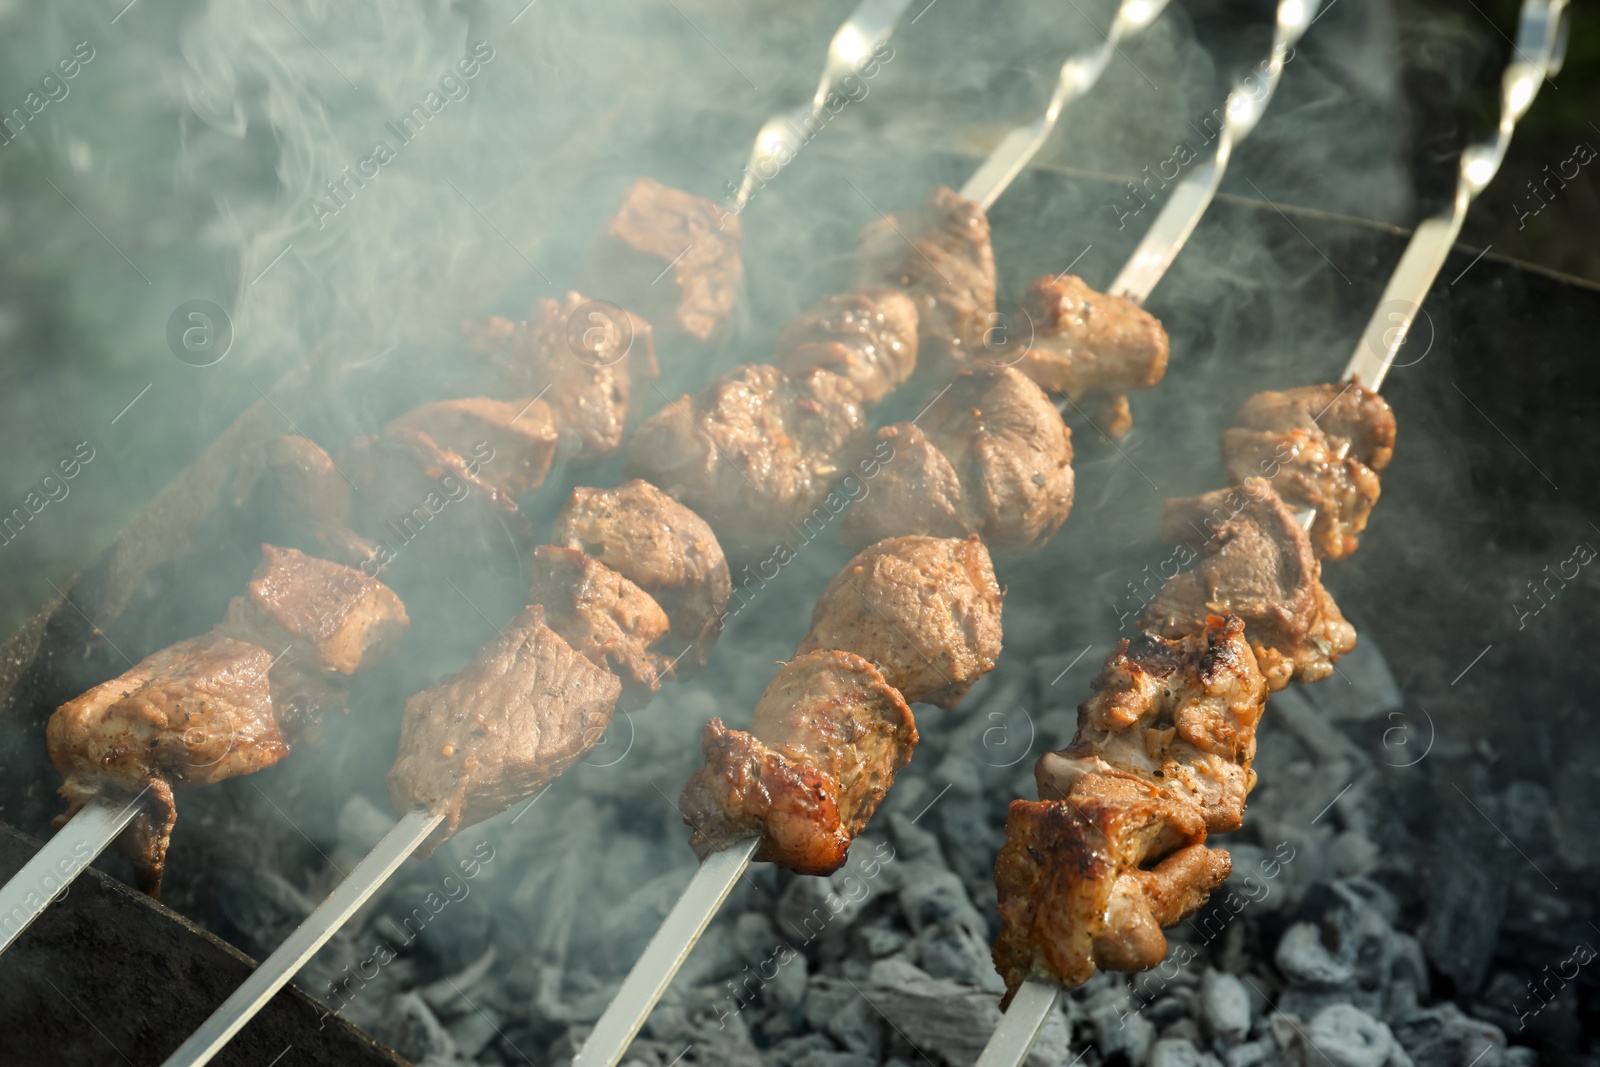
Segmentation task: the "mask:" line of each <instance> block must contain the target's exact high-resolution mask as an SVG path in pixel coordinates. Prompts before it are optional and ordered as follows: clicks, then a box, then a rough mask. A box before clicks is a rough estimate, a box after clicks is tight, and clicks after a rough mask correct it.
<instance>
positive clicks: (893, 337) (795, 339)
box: [776, 288, 917, 404]
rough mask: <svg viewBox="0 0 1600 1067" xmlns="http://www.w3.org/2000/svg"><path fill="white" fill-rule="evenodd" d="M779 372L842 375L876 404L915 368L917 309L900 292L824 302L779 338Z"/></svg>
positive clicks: (869, 292) (856, 292) (858, 293)
mask: <svg viewBox="0 0 1600 1067" xmlns="http://www.w3.org/2000/svg"><path fill="white" fill-rule="evenodd" d="M776 362H777V364H778V366H779V367H781V368H783V369H784V370H785V371H788V372H789V373H790V374H799V373H801V372H802V371H804V370H805V369H806V368H808V367H821V368H823V369H824V370H830V371H833V372H834V373H835V374H842V375H843V376H844V377H846V378H849V379H850V380H851V381H853V382H855V383H856V386H857V387H858V388H859V389H860V390H861V398H862V400H863V402H865V403H867V404H876V403H878V402H879V401H881V400H882V399H883V398H884V397H886V396H888V395H889V394H890V393H892V392H894V390H896V389H898V388H899V387H900V386H901V385H902V384H904V383H905V381H906V380H907V379H908V378H910V377H911V372H912V371H914V370H916V368H917V305H916V304H915V303H914V302H913V301H912V299H911V298H910V297H909V296H907V295H906V294H905V293H902V292H901V291H900V290H898V289H882V288H877V289H852V290H851V291H850V292H848V293H838V294H835V295H833V296H828V297H824V298H823V299H822V300H821V302H819V303H818V304H817V306H816V307H813V308H812V309H811V310H810V311H808V312H806V313H805V314H804V315H801V316H800V317H799V318H797V319H795V320H793V321H792V322H790V323H789V325H788V326H786V327H785V328H784V331H783V334H782V336H780V337H779V338H778V358H777V360H776Z"/></svg>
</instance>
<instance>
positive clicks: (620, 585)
mask: <svg viewBox="0 0 1600 1067" xmlns="http://www.w3.org/2000/svg"><path fill="white" fill-rule="evenodd" d="M528 599H529V602H530V603H534V604H542V605H544V621H545V625H546V626H548V627H550V629H552V630H554V631H555V632H556V633H558V634H560V635H561V639H562V640H563V641H565V642H566V643H567V644H569V645H571V646H572V648H573V651H575V652H577V653H578V654H579V655H582V656H587V657H588V658H589V661H590V662H591V663H593V664H594V665H595V666H597V667H604V668H605V669H607V670H609V671H611V673H613V674H615V675H616V676H617V677H618V678H620V679H621V680H622V696H621V698H620V700H619V701H618V706H619V707H621V708H622V709H623V710H625V711H634V710H637V709H639V708H642V707H644V706H645V705H646V704H648V703H650V698H651V697H653V696H655V695H656V693H657V692H658V691H659V690H660V689H661V676H662V675H663V674H667V675H669V676H670V674H671V672H672V667H671V665H670V664H668V663H666V662H664V661H663V660H662V659H661V657H660V656H658V655H656V654H655V653H654V652H652V651H651V650H650V648H651V646H652V645H654V644H655V643H656V642H657V641H658V640H660V638H661V637H662V636H664V635H665V634H666V632H667V628H668V623H667V615H666V612H664V611H662V610H661V605H659V604H657V603H656V602H655V601H654V600H652V599H650V594H649V593H646V592H645V591H644V590H643V589H640V588H639V587H638V586H637V585H634V584H633V583H632V582H630V581H628V579H626V578H624V577H623V576H622V575H620V574H618V573H617V572H616V571H614V570H612V569H611V568H610V567H607V566H606V565H605V564H603V563H600V562H598V561H596V560H593V559H591V558H589V557H588V556H586V555H584V554H583V553H582V552H579V551H578V550H577V549H572V548H558V547H556V546H555V545H540V546H539V547H538V548H536V549H534V550H533V589H532V592H531V593H530V594H529V597H528Z"/></svg>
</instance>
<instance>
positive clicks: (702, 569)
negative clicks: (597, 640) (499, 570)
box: [550, 478, 733, 678]
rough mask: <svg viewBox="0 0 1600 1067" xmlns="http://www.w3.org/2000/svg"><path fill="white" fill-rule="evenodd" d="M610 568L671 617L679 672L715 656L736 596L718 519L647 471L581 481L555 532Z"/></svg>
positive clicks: (666, 649)
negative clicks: (647, 476) (602, 481)
mask: <svg viewBox="0 0 1600 1067" xmlns="http://www.w3.org/2000/svg"><path fill="white" fill-rule="evenodd" d="M550 539H551V540H552V541H553V542H555V543H556V544H558V545H564V546H565V547H567V548H573V549H578V550H579V551H581V552H584V553H585V554H587V555H589V556H592V557H593V558H595V559H597V560H599V561H600V562H601V563H603V564H605V565H606V566H607V567H610V568H611V569H612V570H614V571H616V572H617V573H618V574H620V575H622V576H623V577H624V578H627V579H628V580H629V581H631V582H633V583H635V584H636V585H638V586H639V588H641V589H643V590H644V591H645V592H646V593H649V594H650V595H651V596H652V597H654V598H655V601H656V603H658V604H660V605H661V608H662V610H663V611H665V612H666V613H667V618H668V619H669V620H671V629H670V630H669V631H668V633H667V634H666V636H665V637H664V638H662V640H661V642H660V644H661V651H662V653H663V654H664V655H665V656H666V657H667V658H668V659H669V660H671V661H672V662H673V663H674V664H675V667H674V668H673V669H674V672H675V674H676V676H677V677H679V678H689V677H691V676H692V675H693V674H695V673H697V672H698V671H699V670H700V669H701V668H703V667H704V666H705V665H706V663H707V662H708V661H709V660H710V657H711V650H712V649H713V648H714V647H715V646H716V643H717V637H718V635H719V634H720V633H721V632H722V620H723V618H724V617H725V616H726V614H727V611H728V603H729V601H730V599H731V598H732V596H733V581H732V578H731V576H730V575H729V572H728V562H727V560H726V558H724V556H723V553H722V546H721V545H720V544H719V543H718V542H717V537H716V534H714V533H712V531H711V526H710V525H709V524H708V523H707V522H706V521H705V520H704V519H702V518H701V517H700V516H699V515H697V514H695V513H694V512H693V511H690V510H689V509H688V508H687V507H685V506H684V505H682V504H680V503H678V502H677V501H676V500H674V499H672V498H671V497H670V496H668V495H667V494H665V493H663V492H662V491H661V490H660V489H657V488H656V487H655V486H653V485H651V484H650V483H649V482H646V481H644V480H642V479H639V478H634V479H631V480H629V481H626V482H624V483H623V484H622V485H620V486H618V487H617V488H615V489H591V488H587V487H581V486H580V487H579V488H576V489H574V490H573V491H572V496H571V497H570V498H568V500H567V503H566V505H565V506H563V507H562V509H561V513H560V514H559V515H558V516H556V522H555V529H554V531H553V533H552V534H551V538H550Z"/></svg>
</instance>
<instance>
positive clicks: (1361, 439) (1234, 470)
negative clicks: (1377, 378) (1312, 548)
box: [1222, 382, 1395, 559]
mask: <svg viewBox="0 0 1600 1067" xmlns="http://www.w3.org/2000/svg"><path fill="white" fill-rule="evenodd" d="M1235 422H1236V425H1235V426H1234V427H1233V428H1232V429H1229V430H1228V431H1227V432H1225V433H1224V434H1223V437H1222V454H1223V457H1224V459H1225V460H1226V461H1227V464H1228V474H1229V476H1230V477H1232V478H1233V480H1234V481H1235V482H1243V481H1244V480H1245V479H1246V478H1251V477H1265V478H1267V479H1269V480H1270V481H1271V482H1272V484H1273V486H1274V488H1276V489H1277V490H1278V492H1279V493H1280V494H1281V495H1282V496H1283V497H1284V498H1285V499H1286V500H1291V501H1294V502H1295V503H1296V504H1299V505H1307V506H1310V507H1314V508H1316V509H1317V517H1316V520H1315V521H1314V522H1313V523H1312V526H1311V540H1312V542H1313V543H1314V544H1315V545H1316V548H1317V552H1318V554H1319V555H1321V556H1323V557H1325V558H1327V559H1341V558H1343V557H1345V556H1348V555H1349V554H1350V553H1352V552H1354V551H1355V550H1356V548H1357V547H1358V546H1359V544H1360V534H1361V531H1362V530H1364V529H1366V527H1367V519H1368V518H1369V517H1370V516H1371V514H1372V507H1373V505H1374V504H1376V503H1377V502H1378V495H1379V491H1380V487H1379V482H1378V474H1377V472H1378V471H1380V470H1382V469H1383V468H1384V467H1386V466H1387V465H1388V463H1389V458H1390V457H1391V456H1392V455H1393V454H1394V435H1395V421H1394V412H1393V411H1391V410H1390V408H1389V405H1388V404H1387V403H1386V402H1385V401H1384V399H1383V398H1382V397H1380V396H1379V395H1378V394H1377V393H1374V392H1372V391H1371V390H1368V389H1363V388H1362V387H1361V386H1359V385H1356V384H1355V383H1353V382H1350V383H1346V384H1344V385H1339V384H1336V383H1330V384H1327V385H1313V386H1306V387H1304V388H1300V389H1290V390H1287V391H1285V392H1281V393H1276V392H1266V393H1257V394H1256V395H1255V396H1253V397H1251V398H1250V399H1249V400H1246V401H1245V402H1244V404H1243V405H1242V406H1241V407H1240V408H1239V411H1238V414H1237V415H1236V416H1235Z"/></svg>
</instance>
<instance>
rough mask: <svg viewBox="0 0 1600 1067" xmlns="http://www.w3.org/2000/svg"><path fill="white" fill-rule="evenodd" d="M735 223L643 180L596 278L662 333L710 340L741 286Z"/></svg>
mask: <svg viewBox="0 0 1600 1067" xmlns="http://www.w3.org/2000/svg"><path fill="white" fill-rule="evenodd" d="M743 244H744V227H743V224H742V223H741V222H740V220H739V216H738V215H736V214H732V213H730V212H726V211H723V210H722V209H721V208H719V207H718V206H717V205H716V204H715V203H713V202H712V201H710V200H707V199H705V198H704V197H699V196H694V195H692V194H690V193H686V192H684V191H683V190H681V189H674V188H672V187H671V186H669V185H662V184H661V183H660V182H658V181H656V180H655V179H654V178H640V179H639V180H638V181H636V182H634V184H633V187H632V188H630V189H629V190H628V195H627V196H626V197H625V198H624V199H623V201H622V206H621V207H619V208H617V213H616V214H615V215H613V216H612V217H611V221H610V222H609V223H608V224H607V226H606V236H605V239H604V240H603V241H602V242H601V245H600V249H599V255H598V257H597V262H596V263H595V266H594V269H593V272H592V273H593V276H594V278H595V279H596V281H597V282H600V283H603V286H604V291H605V292H606V293H608V294H616V296H615V298H616V299H618V300H621V301H622V302H624V303H626V304H627V305H628V306H629V307H633V308H637V309H639V310H640V311H641V312H642V313H643V314H644V315H645V317H646V318H648V319H649V320H650V321H651V322H653V323H655V324H656V325H657V326H659V327H661V328H662V329H668V328H671V329H674V330H679V331H682V332H683V333H686V334H688V335H689V336H690V337H693V338H695V339H696V340H700V341H707V340H710V339H711V337H712V336H713V335H714V334H716V333H717V332H718V331H719V330H720V329H721V327H722V325H723V323H725V322H726V321H727V320H728V316H729V315H730V314H731V313H732V312H733V304H734V300H735V299H736V298H737V296H738V294H739V283H740V282H741V281H742V280H743V278H744V263H743V261H742V259H741V258H740V250H741V248H742V246H743Z"/></svg>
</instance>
